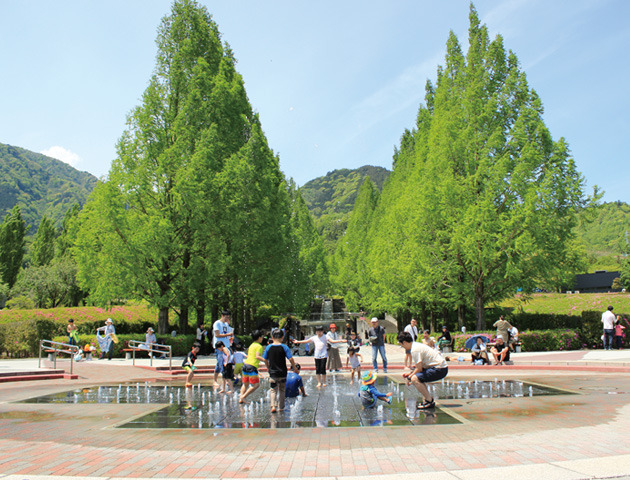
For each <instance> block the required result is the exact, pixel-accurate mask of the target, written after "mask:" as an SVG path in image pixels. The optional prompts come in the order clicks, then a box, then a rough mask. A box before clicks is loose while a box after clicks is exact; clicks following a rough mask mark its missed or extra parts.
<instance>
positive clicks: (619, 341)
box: [615, 315, 626, 350]
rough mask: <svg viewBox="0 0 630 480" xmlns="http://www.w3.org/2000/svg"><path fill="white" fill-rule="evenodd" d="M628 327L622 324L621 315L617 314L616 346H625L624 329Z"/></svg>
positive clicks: (620, 347) (619, 347)
mask: <svg viewBox="0 0 630 480" xmlns="http://www.w3.org/2000/svg"><path fill="white" fill-rule="evenodd" d="M625 329H626V327H624V326H623V325H622V324H621V315H617V321H616V322H615V346H616V347H617V348H618V349H619V350H621V349H622V348H623V331H624V330H625Z"/></svg>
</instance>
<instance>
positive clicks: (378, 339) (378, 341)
mask: <svg viewBox="0 0 630 480" xmlns="http://www.w3.org/2000/svg"><path fill="white" fill-rule="evenodd" d="M370 323H371V324H372V326H371V327H370V330H369V331H368V335H369V338H370V343H371V344H372V367H374V371H375V372H378V361H377V355H378V354H379V353H380V354H381V360H382V361H383V371H384V372H385V373H387V356H386V355H385V329H384V328H383V327H382V326H380V325H379V324H378V318H376V317H373V318H372V320H371V322H370Z"/></svg>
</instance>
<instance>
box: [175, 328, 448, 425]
mask: <svg viewBox="0 0 630 480" xmlns="http://www.w3.org/2000/svg"><path fill="white" fill-rule="evenodd" d="M322 333H323V329H321V330H320V329H319V328H318V329H317V331H316V335H314V336H313V337H311V338H310V339H306V340H303V341H295V343H306V342H309V341H313V342H314V343H315V348H316V351H317V350H318V341H319V342H321V343H322V344H323V345H324V347H321V346H320V347H319V349H321V348H324V349H325V344H326V342H324V341H323V340H322ZM252 338H253V342H252V344H251V345H250V346H249V349H248V351H247V356H245V354H244V353H242V352H239V351H238V350H237V351H235V352H232V351H231V350H230V349H229V348H227V347H225V345H223V344H222V342H217V349H220V352H221V354H219V355H218V356H217V357H218V358H220V359H221V366H220V367H219V368H221V369H222V372H223V388H222V389H221V390H219V392H225V393H232V388H231V386H232V382H233V380H234V371H233V370H232V368H229V367H228V365H233V364H234V363H236V364H237V365H238V366H239V367H240V368H238V370H241V375H242V382H243V385H242V387H241V392H240V398H239V404H244V403H246V399H247V398H248V397H249V396H250V395H251V394H252V393H253V392H254V391H256V390H257V389H258V388H259V386H260V376H259V372H258V367H259V365H260V362H263V363H264V364H265V366H266V367H267V371H268V372H269V387H270V403H271V413H276V412H280V411H282V410H284V407H285V398H286V397H287V396H297V395H298V392H301V393H302V395H303V396H306V392H305V390H304V386H303V383H302V381H301V378H300V376H299V372H300V367H299V365H298V364H296V363H295V360H294V359H293V355H292V353H291V350H290V349H289V348H288V347H287V345H285V344H284V343H283V340H284V332H283V331H282V330H279V329H275V330H273V331H272V332H271V339H272V343H270V344H269V345H267V346H266V347H263V345H262V342H263V333H262V332H261V331H255V332H254V333H253V334H252ZM314 338H315V339H316V340H313V339H314ZM344 341H345V340H344ZM398 342H399V344H400V345H401V346H402V347H403V348H404V349H405V351H406V352H408V353H409V354H410V356H411V359H412V369H411V371H410V372H406V373H403V378H405V380H406V381H407V385H413V386H415V387H416V389H417V390H418V392H419V393H420V394H422V396H423V397H424V401H423V402H422V403H419V404H418V408H419V409H422V410H426V409H432V408H435V400H434V399H433V397H432V396H431V394H430V393H429V390H428V388H427V387H426V385H425V384H426V383H429V382H434V381H437V380H440V379H442V378H444V377H445V376H446V375H447V374H448V368H447V365H446V361H445V360H444V358H443V357H442V356H441V355H440V353H439V352H438V351H436V350H435V349H432V348H430V347H428V346H426V345H424V344H421V343H418V342H413V340H412V338H411V336H410V335H409V333H407V332H403V333H401V334H399V336H398ZM349 343H350V342H349ZM200 347H201V345H200V344H199V343H197V342H195V344H194V345H193V348H192V351H191V352H190V353H189V354H188V356H187V357H186V359H185V360H184V363H183V364H182V366H183V367H184V369H186V370H187V371H188V376H187V378H186V388H190V387H192V378H193V376H194V371H195V366H194V364H195V360H196V359H197V354H198V353H199V349H200ZM358 351H359V347H358V345H356V344H353V343H350V344H349V347H348V358H347V360H346V366H347V367H348V366H349V367H350V368H351V373H350V383H351V384H353V383H354V376H355V375H356V377H357V380H359V379H360V381H361V387H360V389H359V393H358V396H359V397H360V399H361V403H362V405H363V406H364V407H365V408H374V407H375V406H376V404H377V402H378V400H382V401H384V402H387V403H391V397H392V392H387V393H382V392H380V391H379V390H378V389H377V388H376V386H375V385H374V384H375V382H376V378H377V374H376V373H375V372H372V371H368V372H366V373H364V374H363V375H361V361H362V357H361V354H360V353H358ZM238 353H241V355H237V354H238ZM316 355H317V354H316ZM323 358H325V357H323ZM315 359H316V367H317V359H318V357H317V356H316V357H315ZM287 361H288V362H289V363H290V365H291V370H292V372H289V371H288V368H287ZM316 371H317V376H318V382H319V383H318V387H320V386H325V383H324V382H325V370H324V372H323V373H319V371H318V370H316ZM322 376H323V378H321V377H322ZM215 387H216V386H215ZM187 408H192V406H191V404H190V402H189V403H188V406H187Z"/></svg>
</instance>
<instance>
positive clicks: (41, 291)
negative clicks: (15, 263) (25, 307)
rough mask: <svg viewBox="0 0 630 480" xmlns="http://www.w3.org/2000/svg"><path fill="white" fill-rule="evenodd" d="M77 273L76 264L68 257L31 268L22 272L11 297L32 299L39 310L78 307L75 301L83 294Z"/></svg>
mask: <svg viewBox="0 0 630 480" xmlns="http://www.w3.org/2000/svg"><path fill="white" fill-rule="evenodd" d="M76 273H77V267H76V264H75V262H74V261H73V260H72V259H70V258H67V257H66V258H61V259H56V260H53V261H52V262H50V263H49V264H47V265H40V266H31V267H29V268H26V269H24V270H22V271H21V272H20V274H19V275H18V279H17V281H16V283H15V285H14V287H13V288H12V289H11V296H12V297H21V296H22V297H28V298H31V299H32V300H33V302H34V303H35V306H36V307H37V308H56V307H59V306H62V305H65V306H70V305H76V302H75V301H74V300H75V298H76V297H77V295H80V293H81V292H80V289H79V287H78V285H77V281H76Z"/></svg>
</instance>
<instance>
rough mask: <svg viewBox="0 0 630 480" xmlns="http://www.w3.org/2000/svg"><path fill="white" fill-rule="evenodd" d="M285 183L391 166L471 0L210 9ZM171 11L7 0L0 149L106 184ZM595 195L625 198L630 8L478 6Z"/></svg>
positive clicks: (554, 2)
mask: <svg viewBox="0 0 630 480" xmlns="http://www.w3.org/2000/svg"><path fill="white" fill-rule="evenodd" d="M200 3H202V4H203V5H205V6H207V8H208V10H209V12H210V13H211V14H212V15H213V17H214V20H215V21H216V22H217V24H218V26H219V29H220V31H221V32H222V34H223V40H224V41H227V42H228V43H229V44H230V46H231V47H232V49H233V50H234V54H235V56H236V58H237V60H238V64H237V69H238V70H239V72H240V73H241V74H242V75H243V78H244V81H245V87H246V89H247V93H248V96H249V99H250V101H251V103H252V106H253V107H254V109H255V110H256V111H258V112H259V114H260V118H261V121H262V124H263V129H264V131H265V133H266V135H267V138H268V140H269V144H270V146H271V147H272V148H273V149H274V151H275V152H276V153H278V154H279V157H280V166H281V169H282V170H283V172H284V173H285V174H286V175H287V176H288V177H292V178H293V179H294V180H295V181H296V182H297V183H298V185H303V184H304V183H306V182H307V181H309V180H311V179H313V178H315V177H318V176H321V175H325V174H326V173H327V172H329V171H332V170H335V169H338V168H356V167H359V166H362V165H368V164H369V165H380V166H383V167H386V168H391V161H392V153H393V149H394V145H397V144H398V142H399V139H400V136H401V134H402V132H403V131H404V129H405V128H411V127H413V124H414V120H415V116H416V112H417V109H418V106H419V104H420V102H421V101H422V99H423V96H424V84H425V82H426V80H427V78H429V79H432V80H434V79H435V75H436V69H437V66H438V65H439V64H443V63H444V54H445V44H446V39H447V37H448V34H449V31H450V30H453V31H454V32H455V34H456V35H457V36H458V38H459V40H460V42H461V43H462V44H463V45H464V49H466V48H467V29H468V9H469V2H468V1H467V0H449V1H444V0H443V1H425V0H381V1H375V0H344V1H339V0H335V1H333V0H319V1H313V0H310V1H306V0H291V1H288V0H287V1H284V0H275V1H271V0H270V1H262V0H205V1H201V2H200ZM170 6H171V2H170V1H166V0H108V1H93V0H77V1H70V0H55V1H50V0H0V59H2V60H1V62H2V70H1V73H0V92H1V95H0V112H1V114H0V142H2V143H8V144H11V145H15V146H19V147H23V148H27V149H29V150H33V151H37V152H47V153H48V154H50V155H51V156H55V157H57V158H60V159H63V160H65V161H68V162H69V163H71V164H73V165H74V166H75V167H76V168H78V169H79V170H86V171H88V172H90V173H92V174H94V175H97V176H103V175H105V174H107V172H108V170H109V167H110V164H111V160H112V159H113V158H114V156H115V144H116V142H117V140H118V139H119V138H120V136H121V134H122V132H123V130H124V128H125V119H126V115H127V114H128V113H129V112H130V111H131V109H132V108H133V107H134V106H136V105H138V104H139V102H140V100H139V99H140V97H141V95H142V92H143V91H144V89H145V88H146V86H147V83H148V81H149V78H150V76H151V72H152V70H153V67H154V64H155V54H156V47H155V42H154V41H155V37H156V31H157V27H158V25H159V22H160V19H161V18H162V17H163V16H164V15H167V14H168V13H169V11H170ZM475 6H476V8H477V11H478V12H479V16H480V17H481V19H482V22H483V23H485V24H486V25H487V26H488V28H489V31H490V32H491V35H492V36H493V37H494V36H495V35H496V34H501V35H503V37H504V42H505V45H506V47H507V48H509V49H511V50H513V51H514V52H515V53H516V55H517V57H518V58H519V60H520V62H521V66H522V68H523V70H524V71H525V73H526V74H527V77H528V80H529V83H530V85H531V86H532V87H533V88H534V89H536V90H537V92H538V93H539V95H540V97H541V98H542V101H543V105H544V107H545V116H544V118H545V122H546V124H547V126H548V127H549V129H550V131H551V133H552V136H553V138H554V139H558V138H560V137H564V138H565V139H566V140H567V141H568V143H569V145H570V148H571V151H572V153H573V156H574V158H575V160H576V163H577V165H578V168H579V170H580V171H581V172H582V173H583V174H584V176H585V177H586V180H587V182H588V185H589V190H588V191H589V192H590V187H592V186H593V185H595V184H597V185H598V186H599V187H600V188H601V189H603V190H604V191H605V192H606V194H605V196H604V200H605V201H615V200H622V201H625V202H630V189H629V188H628V186H629V185H630V168H628V166H627V160H628V158H627V157H628V154H627V149H626V143H627V142H626V140H627V138H628V137H629V133H630V121H629V118H630V117H629V113H628V112H629V111H630V94H629V92H628V83H629V81H628V78H629V77H630V62H629V61H628V60H629V57H630V54H629V53H628V51H629V47H630V22H628V18H630V2H629V1H626V0H506V1H499V0H480V1H476V2H475Z"/></svg>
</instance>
